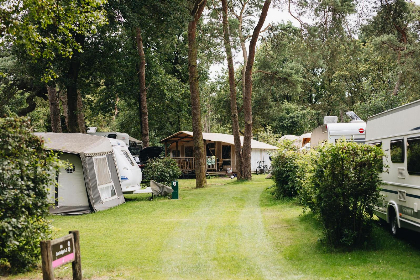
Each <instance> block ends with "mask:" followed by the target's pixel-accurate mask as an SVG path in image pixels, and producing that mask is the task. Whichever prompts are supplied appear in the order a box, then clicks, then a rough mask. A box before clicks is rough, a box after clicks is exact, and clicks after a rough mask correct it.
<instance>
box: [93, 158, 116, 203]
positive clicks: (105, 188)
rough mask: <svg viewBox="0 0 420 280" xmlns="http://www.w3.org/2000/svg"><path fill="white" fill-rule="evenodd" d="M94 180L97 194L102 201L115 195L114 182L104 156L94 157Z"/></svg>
mask: <svg viewBox="0 0 420 280" xmlns="http://www.w3.org/2000/svg"><path fill="white" fill-rule="evenodd" d="M93 162H94V165H95V172H96V181H97V184H98V190H99V194H100V195H101V199H102V200H103V201H106V200H109V199H111V198H112V197H114V196H116V195H117V192H116V191H115V186H114V183H113V182H112V179H111V172H110V171H109V167H108V160H107V159H106V156H101V157H94V158H93Z"/></svg>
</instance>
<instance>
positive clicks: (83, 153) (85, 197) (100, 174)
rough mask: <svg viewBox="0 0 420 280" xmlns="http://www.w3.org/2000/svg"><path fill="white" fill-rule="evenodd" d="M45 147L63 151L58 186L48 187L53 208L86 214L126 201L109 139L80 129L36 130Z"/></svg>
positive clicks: (66, 212)
mask: <svg viewBox="0 0 420 280" xmlns="http://www.w3.org/2000/svg"><path fill="white" fill-rule="evenodd" d="M35 135H37V136H38V137H40V138H42V139H43V140H44V141H45V144H44V147H45V149H49V150H54V151H57V152H60V159H62V160H65V161H67V163H68V164H67V165H66V166H64V167H62V168H60V171H59V174H58V176H57V178H58V186H57V187H55V188H54V187H52V186H49V187H52V188H51V189H50V190H49V191H50V194H49V199H50V202H51V203H53V204H54V206H53V207H51V208H50V212H51V213H54V214H83V213H90V212H95V211H100V210H105V209H108V208H111V207H114V206H117V205H119V204H121V203H124V201H125V200H124V196H123V193H122V190H121V183H120V178H119V176H118V171H117V166H116V163H115V160H114V152H113V149H112V146H111V143H110V141H109V139H107V138H105V137H102V136H95V135H89V134H81V133H35Z"/></svg>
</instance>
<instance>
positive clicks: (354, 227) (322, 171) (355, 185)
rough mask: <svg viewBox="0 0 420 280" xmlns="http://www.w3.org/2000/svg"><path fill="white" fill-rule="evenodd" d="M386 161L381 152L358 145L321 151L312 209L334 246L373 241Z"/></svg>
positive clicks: (346, 144)
mask: <svg viewBox="0 0 420 280" xmlns="http://www.w3.org/2000/svg"><path fill="white" fill-rule="evenodd" d="M382 157H383V152H382V150H381V148H378V147H375V146H369V145H360V144H356V143H354V142H353V143H351V142H345V141H339V142H337V143H336V145H332V144H326V145H325V146H323V147H321V148H320V149H319V156H318V159H317V163H316V165H315V166H314V174H313V176H312V186H311V187H312V188H313V189H312V195H313V198H312V200H311V201H312V202H314V203H311V205H309V207H310V208H311V209H312V210H313V211H314V212H315V213H317V214H319V217H320V219H321V222H322V224H323V227H324V233H325V239H326V241H327V242H328V243H329V244H330V245H333V246H352V245H360V244H363V242H364V241H366V240H367V238H369V237H370V233H371V229H372V221H373V220H372V216H373V208H374V205H375V204H376V202H377V200H378V198H379V186H380V183H381V181H380V178H379V173H380V171H381V169H382Z"/></svg>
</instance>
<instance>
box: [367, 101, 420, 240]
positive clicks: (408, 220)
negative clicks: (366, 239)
mask: <svg viewBox="0 0 420 280" xmlns="http://www.w3.org/2000/svg"><path fill="white" fill-rule="evenodd" d="M366 130H367V135H366V139H367V140H366V142H367V143H369V144H372V145H378V146H379V145H380V146H382V149H383V150H384V152H385V157H384V165H385V167H387V166H388V167H387V168H386V169H387V170H386V172H383V173H382V174H381V179H382V186H381V195H382V196H381V199H380V200H379V202H378V205H377V206H376V209H375V212H376V215H377V216H378V217H379V218H380V219H383V220H385V221H387V222H388V223H390V224H391V231H392V233H393V234H394V235H396V234H397V232H398V229H399V228H402V227H403V228H408V229H412V230H415V231H419V232H420V211H419V210H420V209H419V208H420V100H418V101H415V102H412V103H409V104H407V105H404V106H401V107H398V108H395V109H392V110H389V111H385V112H383V113H380V114H378V115H375V116H373V117H370V118H369V119H368V121H367V128H366Z"/></svg>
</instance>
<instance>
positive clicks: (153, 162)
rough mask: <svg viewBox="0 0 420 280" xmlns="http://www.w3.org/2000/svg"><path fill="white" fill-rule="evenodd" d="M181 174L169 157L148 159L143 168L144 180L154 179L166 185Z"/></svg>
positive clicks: (170, 183)
mask: <svg viewBox="0 0 420 280" xmlns="http://www.w3.org/2000/svg"><path fill="white" fill-rule="evenodd" d="M181 174H182V172H181V169H179V167H178V164H177V163H176V161H175V160H174V159H172V158H169V157H164V158H155V159H149V160H148V161H147V164H146V167H145V168H144V170H143V175H144V178H145V180H154V181H156V182H159V183H162V184H165V185H168V186H170V185H172V181H175V180H176V179H178V178H179V176H181Z"/></svg>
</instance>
